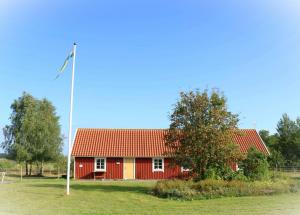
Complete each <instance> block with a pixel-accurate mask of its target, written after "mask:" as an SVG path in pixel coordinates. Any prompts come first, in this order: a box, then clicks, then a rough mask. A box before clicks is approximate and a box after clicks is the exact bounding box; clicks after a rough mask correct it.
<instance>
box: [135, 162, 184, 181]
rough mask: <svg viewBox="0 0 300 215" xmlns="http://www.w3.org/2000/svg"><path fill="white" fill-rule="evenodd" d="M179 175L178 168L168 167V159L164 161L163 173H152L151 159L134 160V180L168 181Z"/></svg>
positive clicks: (179, 170)
mask: <svg viewBox="0 0 300 215" xmlns="http://www.w3.org/2000/svg"><path fill="white" fill-rule="evenodd" d="M180 175H181V168H180V167H179V166H176V167H173V168H171V167H170V158H165V159H164V171H163V172H152V158H136V159H135V178H136V179H168V178H176V177H178V176H180Z"/></svg>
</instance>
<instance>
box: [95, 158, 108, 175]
mask: <svg viewBox="0 0 300 215" xmlns="http://www.w3.org/2000/svg"><path fill="white" fill-rule="evenodd" d="M98 159H103V160H104V169H97V160H98ZM100 166H101V164H100ZM94 171H95V172H106V158H100V157H96V158H95V159H94Z"/></svg>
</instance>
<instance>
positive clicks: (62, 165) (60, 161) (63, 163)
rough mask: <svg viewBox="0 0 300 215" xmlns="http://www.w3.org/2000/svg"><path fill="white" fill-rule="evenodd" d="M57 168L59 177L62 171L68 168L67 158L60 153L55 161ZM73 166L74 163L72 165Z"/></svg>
mask: <svg viewBox="0 0 300 215" xmlns="http://www.w3.org/2000/svg"><path fill="white" fill-rule="evenodd" d="M54 166H55V168H56V169H57V177H58V178H59V176H60V175H61V174H62V173H65V172H66V168H67V158H66V157H65V156H64V155H62V154H60V155H59V156H58V157H57V158H56V159H55V163H54ZM71 166H72V165H71Z"/></svg>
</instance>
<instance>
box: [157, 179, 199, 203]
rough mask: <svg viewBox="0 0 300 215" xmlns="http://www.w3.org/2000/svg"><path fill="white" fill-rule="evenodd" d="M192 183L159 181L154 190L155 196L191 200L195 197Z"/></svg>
mask: <svg viewBox="0 0 300 215" xmlns="http://www.w3.org/2000/svg"><path fill="white" fill-rule="evenodd" d="M191 183H192V182H191V181H184V180H176V179H175V180H163V181H158V182H157V183H156V185H155V187H154V189H153V192H154V194H155V195H157V196H159V197H163V198H184V199H189V198H191V197H193V196H195V192H196V191H195V190H192V189H190V186H191Z"/></svg>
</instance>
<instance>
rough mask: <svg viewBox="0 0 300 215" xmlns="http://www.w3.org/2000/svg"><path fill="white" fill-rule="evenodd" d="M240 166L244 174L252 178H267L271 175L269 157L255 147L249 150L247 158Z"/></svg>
mask: <svg viewBox="0 0 300 215" xmlns="http://www.w3.org/2000/svg"><path fill="white" fill-rule="evenodd" d="M240 166H241V169H242V170H243V172H244V175H245V176H246V177H247V178H249V179H251V180H265V179H267V178H268V177H269V164H268V162H267V157H266V156H265V155H264V154H263V153H261V152H260V151H258V150H257V149H256V148H254V147H251V148H250V149H249V150H248V153H247V158H246V159H245V160H243V161H242V162H241V165H240Z"/></svg>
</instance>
